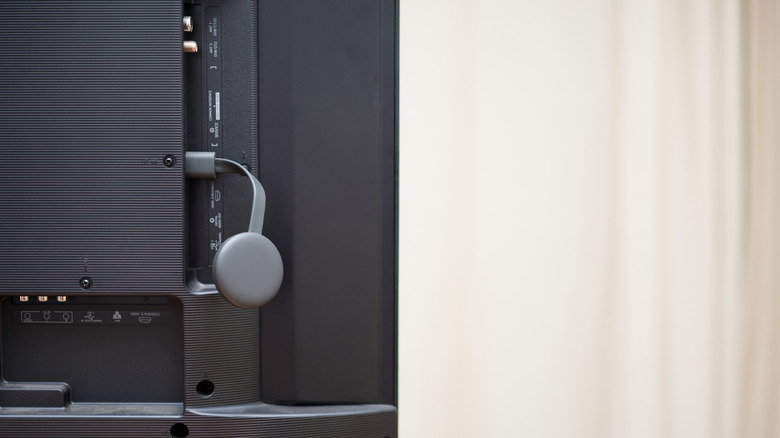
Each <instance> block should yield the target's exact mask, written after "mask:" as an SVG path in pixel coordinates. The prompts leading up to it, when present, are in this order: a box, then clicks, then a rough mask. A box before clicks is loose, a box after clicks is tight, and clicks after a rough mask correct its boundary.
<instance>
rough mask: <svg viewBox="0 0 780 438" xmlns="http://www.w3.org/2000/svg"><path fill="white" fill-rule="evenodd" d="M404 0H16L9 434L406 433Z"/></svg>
mask: <svg viewBox="0 0 780 438" xmlns="http://www.w3.org/2000/svg"><path fill="white" fill-rule="evenodd" d="M396 19H397V4H396V3H395V2H394V1H386V0H376V1H365V0H321V1H315V0H259V1H256V0H209V1H201V2H193V1H184V2H182V1H169V0H154V1H151V0H149V1H140V0H139V1H129V2H119V1H109V0H89V1H87V0H84V1H46V0H42V1H35V2H31V1H28V0H0V199H1V200H2V201H0V212H1V213H2V214H0V218H1V219H2V220H0V437H44V436H52V437H89V436H94V437H98V436H101V437H102V436H111V437H145V436H149V437H160V436H171V437H214V436H241V437H271V436H272V437H280V436H289V437H327V436H332V437H379V438H383V437H395V436H396V435H397V409H396V406H397V402H396V363H397V361H396V321H397V318H396V297H397V294H396V291H397V263H396V257H397V236H396V234H397V231H396V230H397V227H396V219H397V202H396V200H397V117H396V114H397V110H396V108H397V22H396Z"/></svg>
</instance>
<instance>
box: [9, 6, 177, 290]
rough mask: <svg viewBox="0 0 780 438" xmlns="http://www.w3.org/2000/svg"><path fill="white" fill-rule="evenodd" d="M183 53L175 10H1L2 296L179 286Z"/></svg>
mask: <svg viewBox="0 0 780 438" xmlns="http://www.w3.org/2000/svg"><path fill="white" fill-rule="evenodd" d="M181 50H182V49H181V4H180V3H179V2H170V1H156V0H155V1H132V2H111V1H80V2H79V1H59V0H57V1H45V0H44V1H35V2H30V1H8V0H5V1H2V2H0V60H2V61H0V99H2V100H0V163H2V167H1V170H2V171H0V191H1V192H0V194H1V195H2V199H3V204H2V207H0V208H2V216H3V220H2V221H0V236H2V238H0V277H1V278H2V281H0V293H8V294H30V295H34V294H63V293H82V292H83V290H82V288H81V287H80V279H81V278H82V277H84V276H89V277H91V278H92V280H93V282H92V287H91V289H90V292H92V293H101V294H102V293H113V294H124V293H127V287H128V285H132V289H133V293H148V294H160V293H167V292H172V291H176V290H179V289H180V288H181V273H182V242H181V230H182V216H183V209H182V204H183V202H182V196H183V187H182V178H183V177H182V168H181V163H182V122H183V116H182V105H183V101H182V92H181V90H182V57H181ZM166 155H172V156H173V157H174V158H175V160H176V164H175V165H174V166H172V167H166V166H165V165H164V164H163V159H164V157H165V156H166ZM173 273H176V274H177V275H172V274H173Z"/></svg>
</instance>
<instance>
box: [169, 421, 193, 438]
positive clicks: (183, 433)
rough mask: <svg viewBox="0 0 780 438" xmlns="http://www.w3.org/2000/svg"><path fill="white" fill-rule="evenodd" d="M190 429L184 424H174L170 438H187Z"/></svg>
mask: <svg viewBox="0 0 780 438" xmlns="http://www.w3.org/2000/svg"><path fill="white" fill-rule="evenodd" d="M189 434H190V429H189V428H188V427H187V425H186V424H184V423H176V424H174V425H173V426H171V438H187V436H189Z"/></svg>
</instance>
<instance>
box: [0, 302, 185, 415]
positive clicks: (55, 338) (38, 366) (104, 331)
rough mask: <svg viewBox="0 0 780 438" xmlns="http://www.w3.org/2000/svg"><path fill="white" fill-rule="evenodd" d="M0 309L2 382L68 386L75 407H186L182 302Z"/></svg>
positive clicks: (28, 305) (4, 304) (57, 304)
mask: <svg viewBox="0 0 780 438" xmlns="http://www.w3.org/2000/svg"><path fill="white" fill-rule="evenodd" d="M52 298H53V297H52ZM0 308H2V332H1V333H2V354H3V355H2V366H0V372H2V380H4V381H7V382H60V383H64V384H66V385H67V386H68V388H69V393H70V394H69V401H70V402H73V403H182V402H183V401H184V400H183V393H184V388H183V384H184V373H183V371H182V370H183V366H184V352H183V350H184V342H183V339H182V333H183V329H182V308H181V304H180V303H178V301H177V300H176V299H174V298H169V299H166V298H161V299H152V298H151V297H137V298H132V297H127V298H124V299H116V298H114V297H106V298H102V299H97V300H86V299H85V300H79V299H78V298H76V299H71V300H70V302H65V303H60V302H57V301H56V300H54V299H52V300H49V301H47V302H46V303H37V302H33V303H19V302H17V303H12V300H11V299H10V298H7V299H5V300H3V301H2V302H0ZM30 392H33V393H34V392H36V391H34V390H33V391H30ZM0 406H8V405H7V404H6V405H1V404H0ZM34 406H35V405H33V406H31V407H34ZM59 407H61V408H64V407H65V405H61V406H59Z"/></svg>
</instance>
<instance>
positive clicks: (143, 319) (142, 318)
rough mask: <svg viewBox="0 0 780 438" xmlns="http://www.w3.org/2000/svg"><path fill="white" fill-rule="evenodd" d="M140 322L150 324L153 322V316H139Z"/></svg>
mask: <svg viewBox="0 0 780 438" xmlns="http://www.w3.org/2000/svg"><path fill="white" fill-rule="evenodd" d="M138 320H139V321H141V324H149V323H150V322H152V317H151V316H139V317H138Z"/></svg>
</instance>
